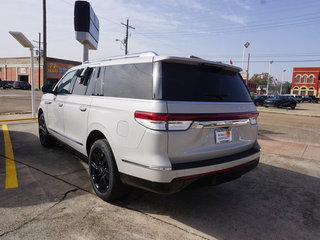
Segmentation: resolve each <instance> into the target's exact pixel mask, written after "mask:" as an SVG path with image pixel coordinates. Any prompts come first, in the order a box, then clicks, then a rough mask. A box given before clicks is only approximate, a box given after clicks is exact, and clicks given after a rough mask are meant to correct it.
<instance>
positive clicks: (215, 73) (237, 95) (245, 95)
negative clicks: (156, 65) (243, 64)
mask: <svg viewBox="0 0 320 240" xmlns="http://www.w3.org/2000/svg"><path fill="white" fill-rule="evenodd" d="M161 68H162V71H161V74H159V76H161V78H162V99H163V100H171V101H202V102H251V98H250V95H249V92H248V89H247V88H246V86H245V84H244V82H243V80H242V78H241V77H240V75H239V74H238V73H236V72H232V71H228V70H224V69H222V68H219V67H214V66H208V65H190V64H182V63H169V62H162V67H161Z"/></svg>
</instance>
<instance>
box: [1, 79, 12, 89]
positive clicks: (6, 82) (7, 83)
mask: <svg viewBox="0 0 320 240" xmlns="http://www.w3.org/2000/svg"><path fill="white" fill-rule="evenodd" d="M3 83H4V86H3V88H4V89H5V88H13V81H9V80H4V81H3Z"/></svg>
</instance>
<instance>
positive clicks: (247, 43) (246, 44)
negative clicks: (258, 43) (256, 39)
mask: <svg viewBox="0 0 320 240" xmlns="http://www.w3.org/2000/svg"><path fill="white" fill-rule="evenodd" d="M249 45H250V43H249V42H246V43H245V44H244V45H243V52H242V64H241V68H242V69H243V64H244V52H245V50H246V48H248V47H249Z"/></svg>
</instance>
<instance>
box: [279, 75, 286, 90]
mask: <svg viewBox="0 0 320 240" xmlns="http://www.w3.org/2000/svg"><path fill="white" fill-rule="evenodd" d="M285 71H286V70H285V69H283V70H282V77H281V85H280V94H282V84H283V80H284V73H285Z"/></svg>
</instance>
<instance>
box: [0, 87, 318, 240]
mask: <svg viewBox="0 0 320 240" xmlns="http://www.w3.org/2000/svg"><path fill="white" fill-rule="evenodd" d="M1 93H2V92H1ZM1 93H0V94H1ZM11 94H13V92H12V93H11ZM0 96H3V95H0ZM0 98H1V97H0ZM299 109H301V110H299ZM302 109H303V110H302ZM258 110H259V112H260V116H259V120H258V122H259V142H260V144H261V147H262V155H261V160H260V164H259V166H258V167H257V168H256V169H255V170H253V171H251V172H249V173H248V174H246V175H244V176H243V177H241V178H240V179H237V180H235V181H232V182H229V183H226V184H223V185H219V186H215V187H205V188H200V189H187V190H185V191H182V192H180V193H177V194H174V195H157V194H153V193H149V192H145V191H142V190H138V189H133V190H132V191H131V192H130V193H129V194H128V195H127V196H126V197H125V198H123V199H122V200H119V201H118V202H116V203H114V204H109V203H106V202H104V201H102V200H100V199H99V198H98V197H97V196H96V195H95V194H94V193H93V191H92V189H91V186H90V184H89V177H88V168H87V164H86V162H85V161H84V160H82V159H80V158H78V157H77V156H75V155H74V154H73V153H71V152H70V151H69V150H67V149H65V148H64V147H63V146H60V145H57V146H55V147H54V148H51V149H46V148H43V147H42V146H41V145H40V143H39V140H38V133H37V131H38V130H37V122H36V121H34V120H33V121H30V120H28V121H12V122H4V121H2V120H3V119H10V118H18V117H23V118H25V116H26V115H0V121H2V122H0V131H1V132H2V133H0V215H1V216H2V217H1V218H0V239H219V240H222V239H237V240H238V239H320V201H319V199H320V192H319V186H320V124H319V122H320V104H313V105H312V104H308V103H304V104H301V105H298V107H297V110H286V109H271V110H267V109H264V108H258ZM6 127H7V128H8V131H7V130H6ZM6 134H8V135H9V137H10V142H11V146H12V153H13V156H12V157H13V158H14V163H15V168H16V177H17V178H16V181H17V185H18V186H17V187H15V186H14V185H12V186H11V187H7V186H6V185H5V182H6V177H8V176H7V171H6V168H5V161H6V157H5V156H6V155H7V154H8V152H10V148H8V141H7V140H6V136H7V135H6ZM10 177H11V180H12V179H13V180H12V181H13V182H14V176H10Z"/></svg>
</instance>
